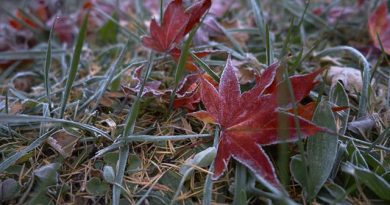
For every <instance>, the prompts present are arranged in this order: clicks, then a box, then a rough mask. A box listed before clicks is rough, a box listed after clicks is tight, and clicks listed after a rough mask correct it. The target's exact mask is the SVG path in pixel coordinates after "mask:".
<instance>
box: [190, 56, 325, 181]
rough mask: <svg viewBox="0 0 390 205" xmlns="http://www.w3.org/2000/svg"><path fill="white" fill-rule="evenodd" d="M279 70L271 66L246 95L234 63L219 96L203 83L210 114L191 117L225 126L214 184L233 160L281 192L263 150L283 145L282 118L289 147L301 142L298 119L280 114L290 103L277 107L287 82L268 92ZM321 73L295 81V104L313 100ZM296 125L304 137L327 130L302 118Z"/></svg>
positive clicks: (223, 79) (226, 71)
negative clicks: (236, 73)
mask: <svg viewBox="0 0 390 205" xmlns="http://www.w3.org/2000/svg"><path fill="white" fill-rule="evenodd" d="M278 68H279V64H278V63H276V64H273V65H271V66H270V67H269V68H268V69H266V71H265V72H264V73H263V74H262V76H261V77H260V79H259V81H258V82H257V84H256V86H255V87H254V88H253V89H251V90H249V91H247V92H244V93H242V94H241V92H240V87H239V83H238V79H237V76H236V75H235V73H234V67H233V65H232V62H231V59H230V58H229V59H228V61H227V64H226V67H225V69H224V71H223V73H222V77H221V81H220V84H219V87H218V90H217V89H216V88H215V87H214V86H213V85H212V84H211V83H210V82H208V81H207V80H203V79H202V80H201V100H202V102H203V104H204V106H205V108H206V111H198V112H195V113H191V114H190V115H192V116H194V117H196V118H198V119H200V120H203V121H206V122H210V121H212V122H213V123H216V124H219V125H220V126H221V133H220V140H219V144H218V151H217V156H216V159H215V166H214V168H215V171H214V175H213V179H218V178H219V177H220V176H221V175H222V174H223V172H224V171H225V170H226V168H227V164H228V162H229V160H230V158H231V157H233V158H234V159H236V160H237V161H239V162H240V163H242V164H244V165H245V166H246V167H248V168H249V169H250V170H251V171H252V172H253V173H254V174H255V176H256V177H257V178H258V179H259V180H262V181H264V180H265V181H267V182H269V183H271V184H272V185H273V186H275V187H280V186H281V185H280V183H279V180H278V179H277V176H276V173H275V169H274V167H273V165H272V163H271V161H270V160H269V158H268V156H267V154H266V153H265V152H264V150H263V149H262V146H264V145H271V144H276V143H280V142H282V141H281V140H280V139H279V138H278V129H279V131H280V129H281V128H280V127H279V122H278V119H279V118H278V116H280V115H284V116H285V118H286V119H287V126H286V127H285V128H282V129H286V131H287V132H288V133H289V138H288V139H287V141H296V140H297V139H298V136H297V130H296V127H295V124H294V115H293V114H290V113H288V112H282V111H281V109H291V105H290V104H291V103H289V104H287V105H284V106H283V107H282V108H281V107H278V103H277V96H278V88H279V86H280V85H281V84H282V83H283V82H278V83H277V84H276V85H275V86H274V87H275V88H271V89H270V90H269V92H268V93H267V92H266V90H267V89H269V88H270V87H272V85H273V83H274V82H275V80H276V79H275V75H276V72H277V70H278ZM320 71H321V70H317V71H315V72H312V73H309V74H306V75H296V76H292V77H290V80H291V83H292V87H293V91H294V96H295V100H296V102H299V101H300V100H302V99H303V98H304V97H305V96H307V95H308V94H309V92H310V90H311V89H312V88H313V87H314V85H315V84H316V83H315V82H314V79H315V77H316V76H317V75H318V74H319V73H320ZM297 119H298V121H299V124H300V131H301V133H302V135H304V136H310V135H313V134H315V133H317V132H319V131H324V130H325V129H324V128H320V127H318V126H316V125H315V124H313V123H312V122H310V121H308V120H306V119H304V118H302V117H300V116H297Z"/></svg>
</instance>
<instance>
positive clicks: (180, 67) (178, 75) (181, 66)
mask: <svg viewBox="0 0 390 205" xmlns="http://www.w3.org/2000/svg"><path fill="white" fill-rule="evenodd" d="M198 28H199V26H198V27H196V28H195V29H193V30H192V31H191V33H190V35H189V36H188V39H187V40H186V41H185V42H184V46H183V47H182V49H181V55H180V59H179V63H178V64H177V66H176V71H175V84H174V88H173V92H172V94H171V100H170V106H169V107H170V109H171V110H172V107H173V101H174V99H175V96H176V91H177V87H178V86H179V82H180V80H181V79H182V78H183V75H184V71H185V67H186V62H187V58H188V56H189V54H190V51H189V49H190V44H191V42H192V39H193V38H194V36H195V33H196V31H197V30H198Z"/></svg>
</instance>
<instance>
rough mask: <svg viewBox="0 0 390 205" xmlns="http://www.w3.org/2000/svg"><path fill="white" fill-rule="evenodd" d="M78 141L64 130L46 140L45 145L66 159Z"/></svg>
mask: <svg viewBox="0 0 390 205" xmlns="http://www.w3.org/2000/svg"><path fill="white" fill-rule="evenodd" d="M78 139H79V138H78V137H76V136H74V135H73V134H71V133H69V132H67V131H65V130H59V131H57V132H55V133H54V134H53V135H52V136H50V137H49V138H48V139H47V143H48V144H49V145H50V146H52V147H53V148H54V149H55V150H56V151H57V152H58V153H60V154H61V155H62V156H63V157H64V158H67V157H70V156H71V155H72V152H73V150H74V147H75V145H76V143H77V141H78Z"/></svg>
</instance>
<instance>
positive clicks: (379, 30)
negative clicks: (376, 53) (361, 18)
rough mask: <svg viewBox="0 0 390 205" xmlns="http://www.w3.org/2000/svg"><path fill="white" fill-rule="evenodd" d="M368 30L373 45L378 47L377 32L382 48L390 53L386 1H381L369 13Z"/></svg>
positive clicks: (389, 29) (388, 17)
mask: <svg viewBox="0 0 390 205" xmlns="http://www.w3.org/2000/svg"><path fill="white" fill-rule="evenodd" d="M368 31H369V33H370V37H371V39H372V41H373V42H374V45H375V46H376V47H377V48H380V44H379V41H378V38H377V34H378V36H379V39H380V41H381V42H382V45H383V49H384V50H385V52H386V53H387V54H390V16H388V15H387V4H386V1H382V3H381V4H380V5H379V7H378V8H377V9H376V10H375V11H374V12H373V13H372V14H371V15H370V18H369V20H368Z"/></svg>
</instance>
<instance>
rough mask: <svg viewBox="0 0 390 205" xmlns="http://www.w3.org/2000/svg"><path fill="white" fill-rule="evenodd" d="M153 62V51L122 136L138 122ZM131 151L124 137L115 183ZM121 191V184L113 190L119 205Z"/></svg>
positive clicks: (114, 200)
mask: <svg viewBox="0 0 390 205" xmlns="http://www.w3.org/2000/svg"><path fill="white" fill-rule="evenodd" d="M153 63H154V53H152V52H151V53H149V63H148V67H147V70H146V73H145V75H144V79H143V82H142V84H141V87H140V89H139V92H138V95H137V99H136V100H135V102H134V104H133V105H132V107H131V110H130V113H129V114H128V116H127V118H126V122H125V128H124V129H123V133H122V136H128V135H130V134H132V133H133V132H134V126H135V122H136V120H137V117H138V112H139V107H140V103H141V98H142V94H143V91H144V87H145V83H146V81H147V80H148V78H149V75H150V73H151V71H152V68H153ZM129 151H130V148H129V145H128V140H127V138H124V145H123V146H121V147H120V148H119V159H118V164H117V172H116V176H115V183H116V184H122V181H123V177H124V174H125V169H126V165H127V159H128V155H129ZM121 192H122V189H121V188H120V187H119V186H117V185H114V187H113V190H112V203H113V205H119V201H120V195H121Z"/></svg>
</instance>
